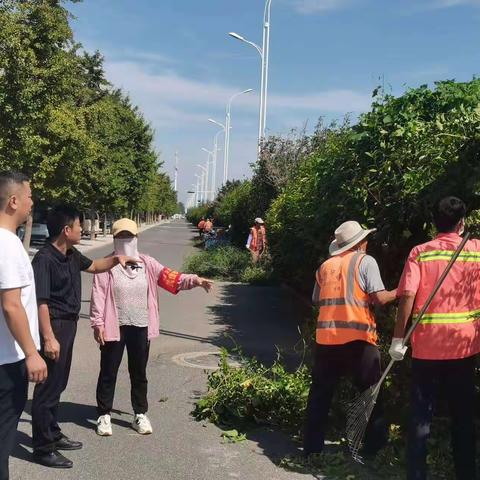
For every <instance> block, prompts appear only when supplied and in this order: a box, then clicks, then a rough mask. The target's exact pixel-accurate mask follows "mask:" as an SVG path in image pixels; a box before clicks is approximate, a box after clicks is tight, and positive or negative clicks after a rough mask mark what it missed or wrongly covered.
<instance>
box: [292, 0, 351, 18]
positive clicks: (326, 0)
mask: <svg viewBox="0 0 480 480" xmlns="http://www.w3.org/2000/svg"><path fill="white" fill-rule="evenodd" d="M353 1H354V0H292V4H293V7H294V8H295V10H296V11H297V12H299V13H302V14H304V15H312V14H316V13H322V12H326V11H329V10H338V9H340V8H344V7H347V6H348V5H350V4H352V3H353Z"/></svg>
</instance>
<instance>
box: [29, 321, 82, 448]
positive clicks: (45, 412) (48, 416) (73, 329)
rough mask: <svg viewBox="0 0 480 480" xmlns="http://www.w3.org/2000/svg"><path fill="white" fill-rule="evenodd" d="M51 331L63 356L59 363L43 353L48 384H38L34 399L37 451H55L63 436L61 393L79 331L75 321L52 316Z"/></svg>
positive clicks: (66, 379)
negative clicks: (60, 411) (60, 412)
mask: <svg viewBox="0 0 480 480" xmlns="http://www.w3.org/2000/svg"><path fill="white" fill-rule="evenodd" d="M51 324H52V330H53V333H54V335H55V338H56V339H57V341H58V343H60V358H59V359H58V361H57V362H54V361H53V360H51V359H49V358H47V357H45V355H44V354H43V346H42V350H41V354H42V356H43V358H44V359H45V362H46V363H47V368H48V377H47V380H46V381H45V383H42V384H38V385H36V386H35V390H34V391H33V400H32V437H33V449H34V450H35V451H38V452H45V453H47V452H51V451H54V450H55V443H56V442H57V441H58V440H60V438H62V432H61V429H60V426H59V425H58V421H57V417H58V407H59V405H60V395H61V394H62V392H63V391H64V390H65V388H66V387H67V384H68V377H69V375H70V367H71V365H72V353H73V343H74V341H75V335H76V333H77V321H76V320H56V319H51Z"/></svg>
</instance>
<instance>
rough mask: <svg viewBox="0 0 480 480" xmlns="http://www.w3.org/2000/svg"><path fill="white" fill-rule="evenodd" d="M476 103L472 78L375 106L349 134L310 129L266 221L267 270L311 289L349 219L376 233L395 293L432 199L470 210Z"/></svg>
mask: <svg viewBox="0 0 480 480" xmlns="http://www.w3.org/2000/svg"><path fill="white" fill-rule="evenodd" d="M479 102H480V80H473V81H472V82H469V83H456V82H453V81H446V82H439V83H437V84H436V88H435V89H434V90H430V89H428V88H427V87H420V88H418V89H412V90H409V91H407V92H406V93H405V94H404V95H403V96H402V97H399V98H395V97H392V96H388V95H387V96H384V97H379V98H377V99H376V100H375V102H374V104H373V107H372V111H371V112H369V113H366V114H364V115H362V116H361V117H360V119H359V122H358V124H357V125H355V126H354V127H352V126H350V125H349V123H348V122H345V123H344V124H341V125H331V126H329V127H328V128H322V129H321V130H320V131H317V132H316V133H315V137H316V138H317V141H316V142H315V144H316V147H315V150H314V152H313V153H312V154H311V155H310V156H309V157H308V159H306V160H305V161H304V162H303V163H302V164H301V165H300V166H299V168H298V171H297V173H296V175H295V178H294V180H292V181H291V182H289V184H288V185H287V187H286V188H285V189H284V190H283V192H282V193H281V194H280V195H279V196H278V197H277V198H276V200H275V201H274V202H273V204H272V207H271V208H270V210H269V213H268V215H267V225H268V226H269V229H270V245H271V252H272V256H273V262H274V266H275V268H276V270H277V271H278V272H279V273H280V274H281V275H282V276H284V277H288V278H289V280H290V281H291V282H293V283H294V284H295V285H296V286H297V287H299V288H302V289H310V287H311V284H312V279H313V272H314V271H315V269H316V268H317V267H318V265H319V263H320V262H321V261H322V260H323V259H325V258H326V257H327V255H328V245H329V243H330V241H331V237H332V233H333V231H334V230H335V228H336V226H338V225H339V224H340V223H341V222H343V221H345V220H350V219H356V220H358V221H360V222H361V223H362V224H364V225H369V226H375V227H377V228H378V229H379V232H378V234H377V238H376V242H373V246H374V252H375V254H376V256H377V258H378V259H379V260H380V263H381V265H382V268H383V274H384V275H385V277H386V279H387V282H388V283H389V284H390V285H392V286H393V285H395V283H396V280H397V279H398V276H399V273H400V270H401V267H402V265H403V260H404V259H405V258H406V256H407V254H408V251H409V250H410V248H411V247H412V246H413V245H415V244H417V243H420V242H423V241H425V240H427V239H428V238H429V232H431V227H432V222H431V218H430V208H431V206H432V204H433V203H434V202H435V201H436V200H437V199H438V198H440V197H441V196H444V195H446V194H454V195H455V194H456V195H458V196H460V197H461V198H463V199H464V200H465V201H466V202H467V204H469V206H470V208H478V202H479V197H478V196H477V192H478V190H479V187H480V162H479V159H480V158H479V153H480V143H479V142H480V136H479V133H478V132H479V126H480V108H479ZM285 252H288V255H285Z"/></svg>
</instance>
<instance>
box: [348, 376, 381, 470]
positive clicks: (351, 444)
mask: <svg viewBox="0 0 480 480" xmlns="http://www.w3.org/2000/svg"><path fill="white" fill-rule="evenodd" d="M378 387H379V384H375V385H372V386H371V387H370V388H368V389H367V390H365V391H364V392H362V393H361V394H360V395H359V396H358V397H356V398H355V399H354V400H353V401H352V402H349V403H348V405H347V427H346V438H347V443H348V449H349V450H350V453H351V455H352V458H353V459H354V460H355V461H356V462H359V463H363V459H362V456H361V455H360V450H361V448H362V445H363V439H364V437H365V432H366V430H367V426H368V422H369V421H370V417H371V415H372V412H373V409H374V407H375V404H376V403H377V398H378V393H379V391H380V389H379V388H378Z"/></svg>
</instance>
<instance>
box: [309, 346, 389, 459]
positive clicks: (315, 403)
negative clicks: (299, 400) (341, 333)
mask: <svg viewBox="0 0 480 480" xmlns="http://www.w3.org/2000/svg"><path fill="white" fill-rule="evenodd" d="M314 355H315V356H314V363H313V370H312V385H311V387H310V393H309V396H308V403H307V412H306V421H305V429H304V439H303V446H304V452H305V453H306V454H309V453H320V452H321V451H322V450H323V446H324V442H325V431H326V428H327V420H328V412H329V410H330V406H331V402H332V397H333V394H334V391H335V387H336V385H337V383H338V381H339V380H340V378H341V377H343V376H348V377H351V378H352V380H353V383H354V385H355V386H356V387H357V388H358V390H359V391H360V392H362V391H364V390H367V389H368V388H369V387H371V386H372V385H373V384H375V383H377V382H378V380H379V379H380V376H381V365H380V352H379V350H378V348H377V347H376V346H374V345H371V344H370V343H367V342H363V341H355V342H349V343H345V344H343V345H319V344H317V345H316V347H315V353H314ZM386 441H387V425H386V423H385V421H384V419H383V405H382V400H381V398H379V399H378V401H377V404H376V406H375V408H374V410H373V414H372V417H371V420H370V422H369V425H368V427H367V431H366V435H365V450H364V452H365V453H370V454H374V453H376V452H377V451H378V450H379V449H380V448H382V447H383V446H384V445H385V443H386Z"/></svg>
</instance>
